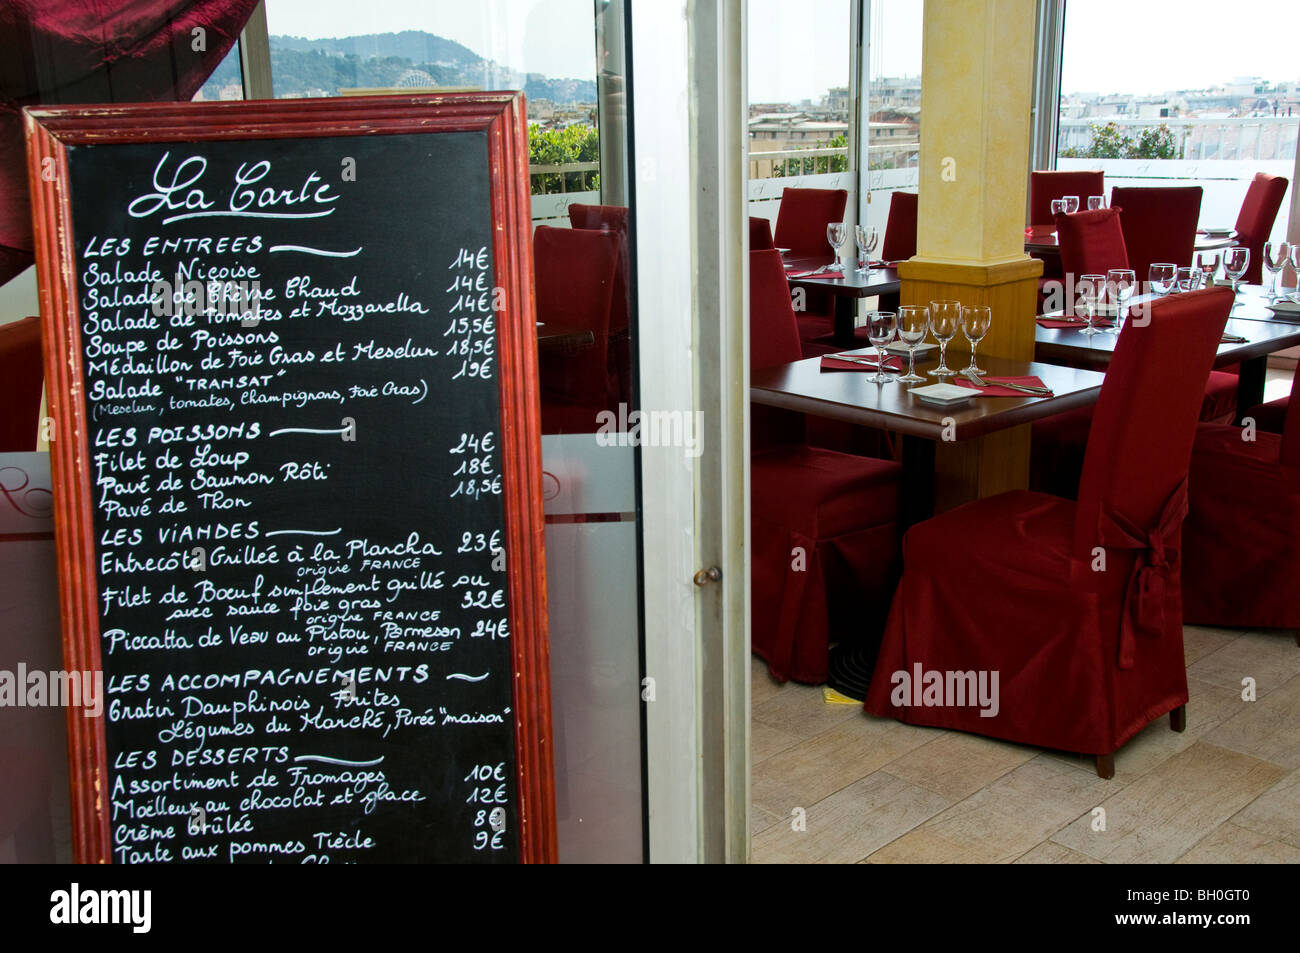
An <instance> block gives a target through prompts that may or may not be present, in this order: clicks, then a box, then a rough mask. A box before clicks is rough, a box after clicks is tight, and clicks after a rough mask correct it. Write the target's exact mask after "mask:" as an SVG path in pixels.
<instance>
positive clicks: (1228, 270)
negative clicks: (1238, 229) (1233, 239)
mask: <svg viewBox="0 0 1300 953" xmlns="http://www.w3.org/2000/svg"><path fill="white" fill-rule="evenodd" d="M1249 265H1250V249H1249V248H1242V247H1241V246H1240V245H1234V246H1233V247H1232V248H1229V249H1228V250H1227V251H1226V252H1225V253H1224V255H1223V272H1224V274H1226V275H1227V276H1228V277H1229V278H1231V279H1232V293H1233V294H1236V293H1237V283H1238V282H1239V281H1241V276H1242V275H1244V274H1245V273H1246V268H1247V267H1249Z"/></svg>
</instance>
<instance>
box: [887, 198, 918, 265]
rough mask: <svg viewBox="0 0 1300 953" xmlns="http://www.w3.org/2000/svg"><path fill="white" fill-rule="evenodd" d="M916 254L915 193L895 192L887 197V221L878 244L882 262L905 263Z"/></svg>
mask: <svg viewBox="0 0 1300 953" xmlns="http://www.w3.org/2000/svg"><path fill="white" fill-rule="evenodd" d="M915 254H916V193H915V192H895V193H893V194H892V195H891V196H890V197H889V220H888V221H887V222H886V223H885V240H884V241H883V242H881V243H880V258H881V260H882V261H905V260H906V259H908V258H911V257H912V256H914V255H915Z"/></svg>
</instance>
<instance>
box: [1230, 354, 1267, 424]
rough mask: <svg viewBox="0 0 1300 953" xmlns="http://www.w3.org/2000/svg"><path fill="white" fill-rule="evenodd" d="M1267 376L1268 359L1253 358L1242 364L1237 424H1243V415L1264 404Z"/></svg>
mask: <svg viewBox="0 0 1300 953" xmlns="http://www.w3.org/2000/svg"><path fill="white" fill-rule="evenodd" d="M1267 375H1268V358H1267V357H1252V358H1251V359H1250V360H1248V361H1242V362H1241V366H1240V373H1239V374H1238V375H1237V416H1236V423H1238V424H1240V423H1241V416H1242V414H1244V413H1245V412H1246V411H1248V410H1250V408H1252V407H1254V406H1256V405H1257V404H1262V403H1263V402H1264V378H1265V377H1266V376H1267Z"/></svg>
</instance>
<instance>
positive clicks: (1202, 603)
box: [1182, 374, 1300, 645]
mask: <svg viewBox="0 0 1300 953" xmlns="http://www.w3.org/2000/svg"><path fill="white" fill-rule="evenodd" d="M1297 394H1300V374H1297V375H1296V376H1295V377H1293V378H1292V381H1291V397H1292V398H1295V397H1296V396H1297ZM1189 484H1190V489H1189V493H1188V512H1187V523H1186V524H1185V525H1184V527H1183V569H1182V586H1183V593H1184V595H1183V621H1184V622H1186V623H1188V624H1190V625H1216V626H1244V627H1249V628H1259V629H1295V630H1297V632H1296V644H1297V645H1300V588H1297V584H1296V583H1297V580H1300V413H1297V412H1292V411H1291V410H1290V405H1289V403H1288V405H1287V409H1286V413H1285V417H1284V420H1283V422H1282V427H1281V428H1280V430H1279V432H1278V433H1269V432H1266V431H1262V430H1257V431H1256V432H1255V433H1254V434H1253V436H1252V438H1251V439H1246V435H1245V434H1243V431H1242V428H1240V427H1234V426H1222V425H1216V424H1201V426H1200V427H1199V428H1198V429H1197V432H1196V442H1195V444H1193V446H1192V464H1191V475H1190V478H1189Z"/></svg>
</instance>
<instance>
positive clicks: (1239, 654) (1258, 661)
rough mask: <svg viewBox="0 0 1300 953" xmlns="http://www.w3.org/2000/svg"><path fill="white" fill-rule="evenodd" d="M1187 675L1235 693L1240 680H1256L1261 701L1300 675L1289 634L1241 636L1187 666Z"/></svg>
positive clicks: (1297, 655)
mask: <svg viewBox="0 0 1300 953" xmlns="http://www.w3.org/2000/svg"><path fill="white" fill-rule="evenodd" d="M1187 675H1188V677H1189V678H1199V679H1202V680H1204V681H1207V682H1213V683H1214V684H1215V685H1219V686H1222V687H1223V688H1230V689H1232V690H1233V691H1235V692H1238V693H1240V692H1241V690H1242V684H1241V682H1242V679H1244V678H1247V677H1250V678H1253V679H1254V680H1255V694H1256V696H1257V697H1258V698H1263V697H1264V696H1265V695H1267V694H1268V693H1269V692H1271V691H1273V689H1275V688H1277V687H1278V686H1280V685H1282V684H1283V683H1285V682H1286V681H1287V680H1289V679H1291V678H1293V677H1294V676H1296V675H1300V648H1297V647H1296V644H1295V637H1294V636H1293V635H1291V634H1290V633H1284V632H1281V631H1278V632H1243V633H1242V634H1241V636H1240V637H1239V638H1236V639H1233V640H1232V642H1230V643H1228V644H1227V645H1225V646H1224V647H1223V648H1221V649H1218V650H1217V651H1214V652H1211V653H1210V654H1209V655H1206V656H1205V657H1203V658H1201V659H1198V660H1197V661H1196V662H1195V663H1193V664H1190V665H1188V666H1187Z"/></svg>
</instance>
